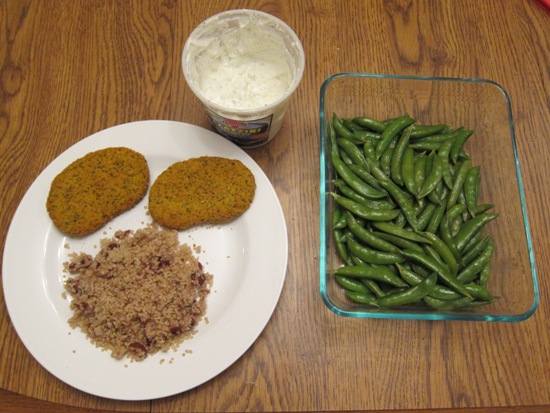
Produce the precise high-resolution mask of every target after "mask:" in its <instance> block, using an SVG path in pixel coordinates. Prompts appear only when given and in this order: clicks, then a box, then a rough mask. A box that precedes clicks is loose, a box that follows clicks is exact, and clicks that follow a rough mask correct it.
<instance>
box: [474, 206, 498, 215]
mask: <svg viewBox="0 0 550 413" xmlns="http://www.w3.org/2000/svg"><path fill="white" fill-rule="evenodd" d="M494 207H495V206H494V205H493V204H479V205H477V207H476V215H480V214H484V213H485V212H487V211H489V210H491V209H493V208H494Z"/></svg>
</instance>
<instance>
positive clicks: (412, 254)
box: [401, 250, 472, 298]
mask: <svg viewBox="0 0 550 413" xmlns="http://www.w3.org/2000/svg"><path fill="white" fill-rule="evenodd" d="M401 254H402V255H404V256H405V257H406V258H408V259H410V260H412V261H414V262H417V263H418V264H420V265H423V266H424V267H426V268H428V269H429V270H430V271H435V272H436V273H437V275H438V276H439V278H441V280H442V281H443V282H444V283H445V284H447V285H448V286H449V287H451V288H453V289H454V290H455V291H457V292H459V293H460V294H462V295H464V296H466V297H470V298H472V297H471V294H470V293H469V292H468V290H466V289H465V288H464V285H463V284H462V283H461V282H460V281H458V279H457V278H456V276H454V275H453V274H452V273H451V270H450V269H449V268H448V267H446V266H444V265H441V264H440V263H439V262H437V261H436V260H434V259H433V258H431V257H429V256H427V255H426V254H422V253H418V252H416V251H411V250H403V251H401Z"/></svg>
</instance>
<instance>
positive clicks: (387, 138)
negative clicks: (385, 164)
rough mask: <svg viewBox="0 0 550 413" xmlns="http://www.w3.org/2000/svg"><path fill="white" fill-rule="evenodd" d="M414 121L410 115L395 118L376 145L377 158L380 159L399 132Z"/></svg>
mask: <svg viewBox="0 0 550 413" xmlns="http://www.w3.org/2000/svg"><path fill="white" fill-rule="evenodd" d="M413 123H414V119H412V118H411V117H409V116H408V115H404V116H400V117H398V118H396V119H394V120H393V121H392V122H391V123H390V124H389V125H388V126H387V127H386V128H385V129H384V131H383V132H382V136H381V137H380V141H378V144H377V145H376V159H380V157H381V156H382V154H383V153H384V151H385V150H386V149H387V148H388V146H389V145H390V143H391V142H392V141H393V140H394V138H395V137H396V136H397V134H398V133H400V132H401V131H402V130H403V129H405V128H406V127H407V126H410V125H412V124H413Z"/></svg>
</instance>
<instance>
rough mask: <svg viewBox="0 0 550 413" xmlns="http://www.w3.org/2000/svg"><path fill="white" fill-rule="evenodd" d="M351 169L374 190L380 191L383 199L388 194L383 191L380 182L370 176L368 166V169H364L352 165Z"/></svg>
mask: <svg viewBox="0 0 550 413" xmlns="http://www.w3.org/2000/svg"><path fill="white" fill-rule="evenodd" d="M349 168H350V169H351V170H352V172H353V173H354V174H355V175H357V176H358V177H359V178H361V179H362V180H363V181H365V182H366V183H367V184H369V185H370V186H372V187H373V188H376V189H378V190H379V191H380V194H381V195H382V196H381V198H382V197H384V196H386V195H387V194H388V193H387V192H386V191H385V190H383V189H382V188H381V187H380V183H379V182H378V180H377V179H376V178H375V177H374V176H372V175H371V174H370V172H369V167H368V166H367V167H366V168H364V167H362V166H360V165H350V166H349Z"/></svg>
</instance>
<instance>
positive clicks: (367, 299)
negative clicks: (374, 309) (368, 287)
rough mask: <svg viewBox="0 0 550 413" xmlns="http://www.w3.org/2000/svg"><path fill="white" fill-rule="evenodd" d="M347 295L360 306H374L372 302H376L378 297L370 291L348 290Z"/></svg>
mask: <svg viewBox="0 0 550 413" xmlns="http://www.w3.org/2000/svg"><path fill="white" fill-rule="evenodd" d="M345 294H346V297H348V298H349V299H350V300H351V301H355V302H356V303H359V304H372V302H374V301H375V300H376V297H375V296H374V295H372V294H371V293H370V292H368V291H367V292H365V291H352V290H346V292H345Z"/></svg>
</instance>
